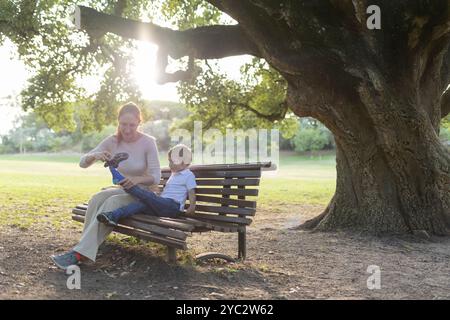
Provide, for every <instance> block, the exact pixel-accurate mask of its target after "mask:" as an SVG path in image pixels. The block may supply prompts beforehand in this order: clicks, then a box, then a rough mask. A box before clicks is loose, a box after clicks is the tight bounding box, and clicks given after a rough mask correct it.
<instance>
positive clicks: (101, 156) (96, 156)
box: [90, 151, 112, 161]
mask: <svg viewBox="0 0 450 320" xmlns="http://www.w3.org/2000/svg"><path fill="white" fill-rule="evenodd" d="M90 156H91V157H92V158H91V159H93V160H92V161H94V160H100V161H108V160H111V157H112V155H111V153H109V152H108V151H100V152H95V153H93V154H91V155H90Z"/></svg>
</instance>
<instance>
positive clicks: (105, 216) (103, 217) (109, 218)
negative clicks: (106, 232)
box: [97, 212, 117, 227]
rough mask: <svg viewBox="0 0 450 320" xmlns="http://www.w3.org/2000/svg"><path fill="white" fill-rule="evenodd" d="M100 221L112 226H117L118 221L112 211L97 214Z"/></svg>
mask: <svg viewBox="0 0 450 320" xmlns="http://www.w3.org/2000/svg"><path fill="white" fill-rule="evenodd" d="M97 220H98V222H101V223H104V224H106V225H108V226H111V227H117V221H116V220H114V218H113V214H112V212H102V213H100V214H99V215H98V216H97Z"/></svg>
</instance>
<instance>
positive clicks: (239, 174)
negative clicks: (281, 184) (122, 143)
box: [161, 170, 261, 178]
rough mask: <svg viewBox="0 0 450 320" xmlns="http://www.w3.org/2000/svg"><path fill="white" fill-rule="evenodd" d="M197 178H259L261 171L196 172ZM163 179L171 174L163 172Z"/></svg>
mask: <svg viewBox="0 0 450 320" xmlns="http://www.w3.org/2000/svg"><path fill="white" fill-rule="evenodd" d="M193 173H194V175H195V177H196V178H259V177H261V171H260V170H252V171H199V172H194V171H193ZM161 177H162V178H168V177H170V172H161Z"/></svg>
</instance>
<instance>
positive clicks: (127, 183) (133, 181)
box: [119, 177, 141, 190]
mask: <svg viewBox="0 0 450 320" xmlns="http://www.w3.org/2000/svg"><path fill="white" fill-rule="evenodd" d="M140 183H141V179H139V177H130V178H125V179H123V180H122V181H120V182H119V184H120V185H121V186H122V187H123V188H124V189H126V190H128V189H130V188H132V187H134V186H135V185H137V184H140Z"/></svg>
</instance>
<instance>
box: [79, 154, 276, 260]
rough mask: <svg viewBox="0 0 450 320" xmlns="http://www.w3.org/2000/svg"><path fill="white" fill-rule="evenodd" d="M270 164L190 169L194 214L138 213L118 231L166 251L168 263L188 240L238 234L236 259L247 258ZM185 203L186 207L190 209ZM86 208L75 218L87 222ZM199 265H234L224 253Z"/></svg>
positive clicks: (164, 173) (163, 173)
mask: <svg viewBox="0 0 450 320" xmlns="http://www.w3.org/2000/svg"><path fill="white" fill-rule="evenodd" d="M270 168H271V163H270V162H265V163H252V164H221V165H192V166H190V170H191V171H192V172H193V173H194V174H195V176H196V181H197V188H196V197H197V202H196V212H195V213H193V214H186V213H183V214H182V215H181V216H180V217H179V218H176V219H172V218H158V217H154V216H149V215H145V214H137V215H134V216H132V217H131V218H127V219H123V220H120V222H119V226H117V227H115V228H114V231H115V232H119V233H122V234H125V235H129V236H134V237H137V238H140V239H143V240H147V241H152V242H156V243H160V244H163V245H166V246H167V257H168V260H169V262H175V261H176V250H177V249H179V250H186V249H187V243H186V239H187V237H188V236H189V235H191V234H192V233H194V232H207V231H218V232H229V233H233V232H236V233H238V259H242V260H243V259H245V257H246V228H247V226H248V225H250V224H251V223H252V219H253V217H254V216H255V214H256V198H257V196H258V186H259V180H260V177H261V171H262V170H263V169H265V170H270ZM169 176H170V169H169V168H164V169H162V170H161V181H160V184H159V188H160V190H162V189H163V188H164V185H165V184H166V182H167V180H168V178H169ZM188 203H189V201H187V203H186V208H187V207H188V206H189V204H188ZM86 208H87V204H81V205H78V206H76V208H74V209H73V210H72V213H73V215H72V219H73V220H75V221H79V222H84V215H85V213H86ZM196 258H197V259H198V260H205V259H210V258H221V259H225V260H228V261H234V259H233V258H231V257H229V256H226V255H223V254H220V253H212V252H208V253H204V254H200V255H198V256H197V257H196Z"/></svg>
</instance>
